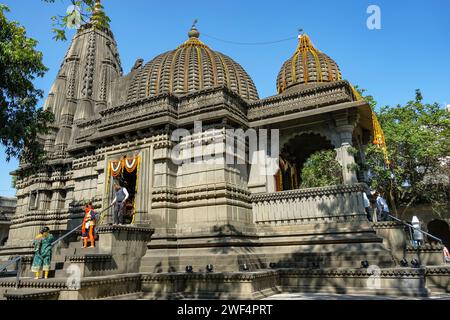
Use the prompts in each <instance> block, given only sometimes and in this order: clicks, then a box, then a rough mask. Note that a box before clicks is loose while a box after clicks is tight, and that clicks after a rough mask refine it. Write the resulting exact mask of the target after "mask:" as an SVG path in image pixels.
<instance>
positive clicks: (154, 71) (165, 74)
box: [128, 27, 258, 101]
mask: <svg viewBox="0 0 450 320" xmlns="http://www.w3.org/2000/svg"><path fill="white" fill-rule="evenodd" d="M188 36H189V40H187V41H186V42H185V43H184V44H182V45H181V46H179V47H178V48H177V49H176V50H174V51H169V52H166V53H163V54H161V55H159V56H157V57H156V58H155V59H153V60H152V61H150V62H149V63H147V64H146V65H145V66H144V67H143V68H142V69H140V70H139V71H138V72H137V74H136V76H135V77H134V78H133V80H132V83H131V86H130V89H129V91H128V101H131V100H136V99H141V98H145V97H149V96H155V95H159V94H162V93H173V94H176V95H182V94H186V93H191V92H196V91H198V90H203V89H208V88H214V87H219V86H226V87H228V88H229V89H231V90H232V91H234V92H235V93H237V94H239V95H240V96H241V97H242V98H243V99H244V100H247V101H254V100H258V92H257V91H256V88H255V85H254V83H253V81H252V79H251V78H250V76H249V75H248V74H247V72H245V70H244V69H243V68H242V67H241V66H240V65H239V64H238V63H236V62H235V61H233V60H232V59H231V58H229V57H228V56H226V55H224V54H222V53H220V52H216V51H213V50H211V49H210V48H209V47H208V46H206V45H205V44H203V43H202V42H201V41H200V40H199V39H198V38H199V36H200V33H199V32H198V30H197V29H195V27H193V28H192V29H191V31H190V32H189V34H188Z"/></svg>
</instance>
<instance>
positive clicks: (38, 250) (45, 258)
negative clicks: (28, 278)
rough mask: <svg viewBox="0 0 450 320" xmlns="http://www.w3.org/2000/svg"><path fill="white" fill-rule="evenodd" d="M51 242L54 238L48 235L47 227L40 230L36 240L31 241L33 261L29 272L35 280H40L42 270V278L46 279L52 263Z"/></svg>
mask: <svg viewBox="0 0 450 320" xmlns="http://www.w3.org/2000/svg"><path fill="white" fill-rule="evenodd" d="M53 241H54V237H53V235H51V234H50V229H49V228H48V227H44V228H42V229H41V231H40V232H39V234H38V235H37V237H36V239H34V241H33V246H34V259H33V264H32V266H31V271H32V272H34V274H35V279H36V280H38V279H39V278H40V273H41V271H42V270H43V271H44V278H45V279H48V274H49V271H50V265H51V262H52V249H53V247H52V243H53Z"/></svg>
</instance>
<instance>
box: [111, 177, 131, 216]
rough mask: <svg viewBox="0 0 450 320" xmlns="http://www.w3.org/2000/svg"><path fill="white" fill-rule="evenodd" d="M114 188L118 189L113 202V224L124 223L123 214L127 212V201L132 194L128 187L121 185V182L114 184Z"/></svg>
mask: <svg viewBox="0 0 450 320" xmlns="http://www.w3.org/2000/svg"><path fill="white" fill-rule="evenodd" d="M114 190H115V191H116V197H115V198H114V200H113V202H112V203H111V206H114V209H113V220H114V222H113V224H114V225H123V216H124V214H125V203H126V201H127V200H128V198H129V197H130V194H129V193H128V190H127V189H126V188H124V187H121V186H120V185H119V184H114Z"/></svg>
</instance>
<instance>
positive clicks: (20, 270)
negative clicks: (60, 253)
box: [0, 206, 112, 289]
mask: <svg viewBox="0 0 450 320" xmlns="http://www.w3.org/2000/svg"><path fill="white" fill-rule="evenodd" d="M111 207H112V206H109V207H107V208H106V209H104V210H102V211H101V212H100V213H99V214H100V215H103V213H105V212H106V211H107V210H109V209H110V208H111ZM82 227H83V224H81V225H79V226H78V227H76V228H75V229H73V230H71V231H69V232H68V233H66V234H65V235H63V236H62V237H60V238H58V239H57V240H55V241H53V242H52V244H51V245H50V246H51V247H54V246H55V245H56V244H58V243H59V242H61V241H62V240H64V239H65V238H67V237H68V236H70V235H71V234H73V233H75V232H76V231H77V230H78V229H80V228H82ZM22 260H23V256H18V257H16V258H15V259H14V260H11V261H8V263H6V264H5V265H3V266H1V267H0V273H1V272H3V271H4V270H7V268H8V267H9V266H11V265H13V264H15V263H18V266H17V274H16V289H18V288H19V283H20V276H21V274H22Z"/></svg>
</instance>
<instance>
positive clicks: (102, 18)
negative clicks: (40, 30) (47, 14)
mask: <svg viewBox="0 0 450 320" xmlns="http://www.w3.org/2000/svg"><path fill="white" fill-rule="evenodd" d="M42 1H44V2H47V3H54V2H55V0H42ZM67 2H68V6H73V8H74V7H76V8H77V9H78V10H72V11H71V12H66V13H65V15H57V16H53V17H52V22H53V28H52V31H53V33H54V37H53V38H54V39H55V40H61V41H65V40H67V37H66V31H67V29H69V28H70V27H71V26H73V25H75V24H76V21H78V20H79V23H80V25H85V24H88V23H91V24H92V25H93V26H94V28H107V27H109V23H110V22H111V20H110V19H109V17H108V16H107V15H106V14H105V12H104V11H103V10H101V11H100V12H97V13H96V14H95V15H93V12H94V9H95V3H96V1H95V0H69V1H67ZM101 8H103V6H101Z"/></svg>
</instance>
